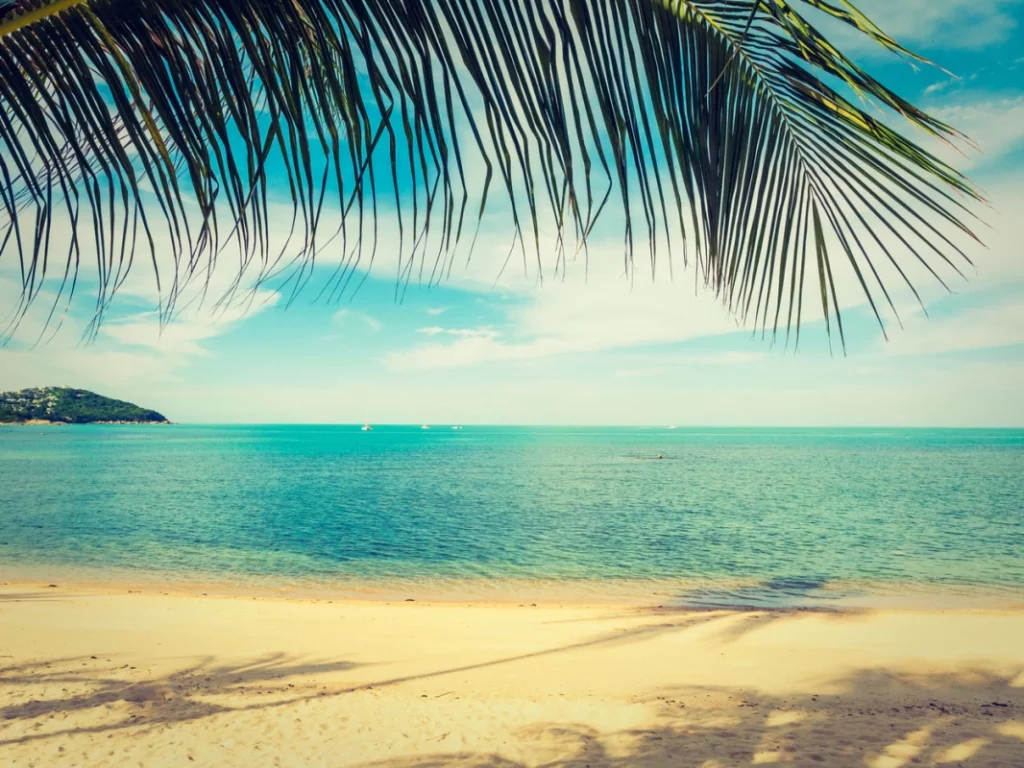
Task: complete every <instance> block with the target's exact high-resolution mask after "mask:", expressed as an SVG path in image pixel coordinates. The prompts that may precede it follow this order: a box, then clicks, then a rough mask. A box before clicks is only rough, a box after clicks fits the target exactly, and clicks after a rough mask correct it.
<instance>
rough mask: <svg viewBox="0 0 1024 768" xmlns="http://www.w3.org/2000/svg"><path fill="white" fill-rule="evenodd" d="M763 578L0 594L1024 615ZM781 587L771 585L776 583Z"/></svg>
mask: <svg viewBox="0 0 1024 768" xmlns="http://www.w3.org/2000/svg"><path fill="white" fill-rule="evenodd" d="M793 581H795V580H784V579H778V580H774V581H771V582H768V583H765V582H761V581H758V580H756V579H729V580H727V579H700V580H696V579H692V580H663V581H653V580H635V581H630V580H608V579H604V580H602V579H580V580H559V579H512V578H506V579H500V578H499V579H495V578H479V579H455V578H447V579H423V578H421V579H392V580H379V579H378V580H371V579H354V578H352V579H337V580H319V581H314V580H301V579H293V580H285V579H280V578H269V577H267V578H262V579H249V580H245V581H242V580H240V579H230V578H227V577H225V578H217V576H216V575H213V574H206V575H201V576H199V577H193V578H190V579H184V578H180V577H177V578H176V575H175V574H164V573H159V572H149V571H144V570H138V571H127V570H117V571H115V570H104V569H82V568H75V567H68V566H61V567H54V566H49V565H29V566H13V567H12V566H7V567H0V590H2V589H8V590H11V589H13V590H17V591H30V592H31V591H34V590H39V589H60V590H62V591H65V592H70V593H75V594H95V595H118V594H141V595H159V596H176V597H217V598H240V599H249V598H256V599H270V600H297V601H310V602H356V603H369V604H376V603H398V602H406V601H408V602H420V603H426V604H438V605H464V606H473V605H479V606H484V607H487V606H494V607H502V606H504V607H516V606H523V605H541V606H550V607H575V608H623V609H636V610H664V611H717V610H728V611H740V612H742V611H773V612H787V611H793V612H800V611H809V612H825V613H830V612H838V613H842V612H859V611H876V610H897V611H917V612H932V611H958V610H994V611H1022V612H1024V591H1022V590H1016V589H1006V588H996V587H994V586H979V585H966V586H958V587H950V586H948V585H935V584H929V585H924V584H882V583H878V584H864V583H859V584H842V583H822V584H817V583H813V582H812V583H809V584H808V585H806V588H799V587H800V585H798V588H794V587H793V586H792V585H791V582H793ZM780 583H781V586H782V587H783V589H779V588H778V587H779V584H780Z"/></svg>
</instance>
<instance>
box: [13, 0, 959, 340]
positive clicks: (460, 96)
mask: <svg viewBox="0 0 1024 768" xmlns="http://www.w3.org/2000/svg"><path fill="white" fill-rule="evenodd" d="M811 8H813V9H814V10H815V12H817V13H818V15H819V16H821V15H822V14H824V15H825V16H826V17H830V18H831V20H832V21H833V22H834V23H841V24H845V25H848V26H849V27H852V28H854V29H856V30H858V31H859V32H860V33H862V34H863V35H866V36H867V37H870V38H871V39H873V40H874V41H875V42H876V43H878V44H879V45H880V46H883V47H885V48H887V49H889V50H891V51H894V52H896V53H899V54H902V55H905V56H908V57H909V56H911V54H910V53H909V52H907V51H905V50H904V49H903V48H901V47H900V46H899V45H898V44H897V43H896V42H895V41H893V40H891V39H890V38H889V37H887V36H886V35H885V34H884V33H883V32H881V31H880V30H879V29H878V28H877V27H875V26H874V25H873V24H872V23H871V22H870V21H868V20H867V19H866V18H865V17H864V16H863V15H862V14H860V13H859V12H858V11H857V10H856V9H855V8H854V6H853V5H851V4H850V3H849V2H846V0H834V1H833V2H826V1H825V0H788V1H787V0H521V1H520V2H516V3H503V2H496V0H285V1H282V0H15V2H13V3H8V4H6V5H0V265H4V264H8V265H9V264H10V263H11V261H12V259H16V260H17V265H18V269H19V274H20V279H21V287H22V293H21V301H20V302H19V304H18V306H17V307H15V308H13V313H12V317H13V318H14V319H15V322H16V321H17V319H18V318H20V317H21V315H22V313H23V312H24V311H25V309H26V308H27V307H28V306H29V305H30V304H31V303H32V302H33V301H34V300H35V299H36V297H37V296H38V295H39V293H40V291H41V290H42V287H43V285H44V284H45V283H46V281H47V280H48V279H49V278H53V277H57V278H58V279H59V281H60V282H59V289H58V290H57V296H58V298H57V301H58V302H60V301H61V300H62V297H63V300H64V301H70V296H71V294H72V293H73V291H74V286H75V284H76V282H77V281H78V279H79V275H80V271H81V270H82V269H83V265H84V264H85V263H93V261H94V262H95V272H96V276H95V282H96V284H97V285H98V290H97V303H96V321H97V322H98V321H99V319H100V318H102V315H103V312H104V310H105V309H106V307H107V306H108V304H109V301H110V299H111V297H112V296H113V294H114V292H115V291H116V289H117V287H118V286H119V285H120V284H121V283H122V282H123V281H124V279H125V277H126V275H127V274H128V271H129V270H130V269H131V267H132V264H133V262H134V261H135V259H136V257H137V255H139V254H140V253H142V254H143V255H144V256H147V257H148V260H149V261H150V263H151V264H152V269H153V270H154V271H155V272H156V278H157V280H158V286H159V287H160V290H161V295H162V297H163V299H162V311H163V313H164V316H165V318H166V317H170V316H171V314H172V313H173V311H174V307H175V302H176V300H177V298H178V297H179V296H180V295H181V292H182V291H183V289H184V286H185V285H187V284H189V282H190V281H193V280H194V279H196V278H198V279H200V280H203V279H209V275H210V274H211V271H212V268H213V266H214V264H215V262H216V260H217V259H218V256H220V255H222V254H223V252H224V251H225V249H226V248H227V247H228V246H229V245H230V246H232V247H233V248H234V249H235V250H236V251H237V256H238V274H239V281H236V282H235V283H234V284H233V285H232V292H233V291H234V290H236V289H237V288H238V287H239V285H240V284H241V283H240V281H241V279H242V277H243V276H244V275H246V274H250V272H249V270H250V269H251V268H255V269H256V270H258V271H257V277H256V280H255V282H256V283H260V282H261V281H263V280H265V279H267V278H268V277H270V276H272V275H286V276H287V277H285V284H286V285H287V284H290V285H291V286H292V288H293V289H294V290H298V288H300V287H301V286H302V285H303V284H304V283H305V282H306V280H307V279H308V276H309V274H310V271H311V268H312V266H313V265H314V264H315V262H316V259H317V258H318V256H320V257H322V254H324V253H327V254H330V255H332V261H334V262H336V263H337V264H339V265H340V266H338V268H337V271H336V273H335V275H334V277H333V278H332V282H331V285H330V286H329V290H330V293H331V294H332V295H334V294H336V292H337V291H338V290H344V289H345V287H346V286H348V285H349V281H350V280H351V278H352V276H353V275H354V274H356V273H357V271H358V270H361V269H364V268H365V267H366V266H367V264H368V262H370V261H372V259H373V257H374V249H375V245H376V242H377V237H376V223H377V219H378V217H379V215H380V210H381V206H382V205H384V204H385V203H386V202H387V201H389V200H390V201H392V202H393V205H394V207H395V209H396V212H397V223H398V231H399V234H400V241H401V245H400V250H401V259H402V266H401V267H400V280H402V281H407V280H409V279H411V278H412V276H413V275H414V274H417V275H418V276H419V279H427V280H431V281H433V280H439V279H442V278H443V276H444V275H446V274H448V272H449V271H450V269H451V265H452V263H453V260H454V256H455V254H456V252H457V251H458V249H459V248H460V247H462V248H463V249H464V250H471V248H472V242H473V235H474V233H475V232H476V230H477V227H478V225H479V222H480V219H481V217H482V216H483V214H484V211H485V208H486V207H487V206H488V205H489V201H491V200H492V199H493V197H494V195H495V194H496V193H500V194H501V195H502V196H503V197H504V198H505V203H504V204H505V205H507V210H508V216H509V218H510V221H511V224H512V225H513V226H514V228H515V233H516V239H517V243H518V246H519V248H520V250H521V252H522V253H523V255H524V257H525V255H526V253H527V252H528V251H533V252H536V253H537V255H538V257H539V256H540V251H541V237H540V233H541V232H542V231H544V230H545V229H547V228H548V222H549V221H550V223H551V224H553V228H554V229H555V231H557V233H558V237H557V242H558V244H559V245H558V248H559V249H560V250H564V248H565V243H566V242H567V240H568V236H569V233H572V234H574V235H575V237H576V239H577V242H578V243H579V247H581V248H585V247H586V238H587V236H588V235H590V234H591V233H592V232H593V230H594V227H595V225H596V223H597V221H598V220H599V219H600V218H601V217H602V216H603V215H606V212H607V211H608V210H609V208H608V206H607V205H606V202H607V200H608V199H609V197H617V198H618V200H619V201H621V210H622V213H623V219H622V223H623V234H624V240H625V245H624V253H625V258H626V259H627V261H629V262H631V261H632V259H633V257H634V248H635V247H636V245H637V244H638V243H643V244H646V248H647V249H648V255H649V258H650V259H651V262H652V265H653V264H654V263H656V261H657V259H658V258H659V253H658V243H659V242H661V243H664V242H667V243H668V245H669V247H670V248H676V247H680V246H682V244H683V243H684V242H685V243H686V244H687V246H688V250H690V251H691V252H692V253H693V254H695V256H696V265H695V269H696V271H697V274H698V275H699V276H700V278H701V279H702V280H703V282H704V283H705V284H706V285H707V286H709V287H710V288H711V289H713V290H715V291H717V292H718V293H719V294H720V295H721V296H722V298H723V300H724V301H725V302H727V303H728V305H729V306H730V307H731V308H732V309H733V310H734V311H735V312H737V313H738V314H739V315H740V316H741V317H743V318H748V319H751V320H752V321H753V322H754V323H755V324H757V325H758V326H760V327H762V328H770V329H772V330H773V331H774V330H777V329H779V328H785V329H787V330H788V329H794V330H795V331H796V332H797V334H799V328H800V322H801V317H802V313H803V304H802V299H803V295H804V289H805V284H808V282H809V281H815V282H816V283H817V285H818V289H819V290H818V292H819V293H820V301H821V306H822V311H823V312H824V315H825V318H826V320H827V321H830V319H831V318H834V319H835V322H836V324H837V325H836V328H837V329H838V332H839V335H840V338H842V324H841V320H840V317H839V312H838V310H839V306H838V299H837V294H836V288H835V281H834V277H833V272H834V263H833V260H834V259H836V258H839V259H840V260H842V261H845V262H846V263H847V264H849V265H850V266H851V267H852V269H853V271H854V273H855V274H856V276H857V278H858V280H859V282H860V285H861V287H862V289H863V291H864V292H865V294H866V296H867V299H868V301H869V302H870V305H871V306H872V308H874V310H875V313H876V315H878V317H879V320H881V314H880V304H881V302H882V301H884V302H885V303H887V304H888V305H889V306H890V307H892V309H893V310H895V305H894V303H893V301H892V299H891V295H890V291H889V286H887V285H886V284H885V281H884V280H883V279H882V277H881V272H880V271H879V264H878V262H882V261H884V262H887V263H888V264H890V265H891V267H892V268H895V270H896V272H897V273H898V274H899V275H900V276H902V278H903V279H904V280H905V281H906V283H907V284H908V285H909V286H910V288H911V289H913V288H914V286H913V285H911V284H910V280H909V278H907V276H906V275H907V273H906V270H905V269H904V266H905V265H906V264H908V263H910V262H918V263H920V264H922V265H924V266H925V267H926V268H927V269H928V270H929V271H930V272H931V273H932V274H933V275H935V277H936V278H937V279H940V278H939V272H938V271H937V268H938V267H939V265H942V264H945V265H948V266H952V267H953V268H954V269H956V260H957V259H960V260H966V258H967V257H966V256H965V254H964V253H963V252H962V250H961V249H960V247H958V245H957V239H956V237H957V236H958V235H967V236H970V237H973V235H971V233H970V230H969V229H968V228H967V227H966V226H965V224H964V223H963V222H964V220H965V219H967V218H969V216H970V214H969V212H968V209H967V208H966V207H965V202H967V201H969V200H971V199H977V198H978V194H977V192H976V191H975V189H974V187H972V186H971V184H970V183H969V182H968V181H967V180H966V179H964V178H963V177H962V176H961V175H960V174H958V173H957V172H956V171H954V170H953V169H952V168H950V167H948V166H947V165H946V164H945V163H943V162H942V161H940V160H939V159H938V158H936V157H935V156H933V155H932V154H930V153H929V152H927V151H925V150H924V149H922V148H921V147H920V146H918V145H916V144H915V143H914V142H912V141H910V140H908V139H907V138H906V137H905V136H904V135H903V134H902V133H900V132H899V131H898V130H896V129H894V128H892V127H890V126H889V125H888V124H887V123H886V122H885V121H884V120H883V119H881V118H879V117H877V116H876V115H875V114H872V112H875V113H877V109H876V108H877V107H882V108H884V109H887V110H889V111H890V112H891V113H895V114H896V115H899V116H902V118H904V119H905V120H906V121H908V122H909V124H910V125H911V126H913V127H914V128H916V129H918V130H919V131H922V132H923V133H924V134H926V135H931V136H935V137H939V138H943V139H950V138H955V137H957V136H958V134H956V132H955V131H954V130H953V129H951V128H950V127H949V126H946V125H944V124H942V123H941V122H939V121H937V120H935V119H933V118H931V117H929V116H928V115H927V114H925V113H923V112H922V111H920V110H919V109H917V108H916V107H914V106H913V105H911V104H909V103H908V102H906V101H904V100H903V99H902V98H900V97H899V96H898V95H896V94H895V93H893V92H892V91H890V90H889V89H888V88H886V87H885V86H884V85H882V84H881V83H879V82H877V81H876V80H875V79H873V78H872V77H871V76H870V75H868V74H867V73H866V72H865V71H863V70H862V69H861V68H859V67H858V66H857V65H856V64H855V63H853V62H852V61H851V60H850V59H848V58H847V57H846V56H844V55H843V54H842V53H841V52H840V51H838V50H837V49H836V48H835V47H833V46H832V44H830V43H829V41H828V40H827V39H826V38H825V37H824V36H823V35H822V34H821V33H820V32H819V31H818V30H817V29H816V28H815V27H814V26H813V25H812V24H811V23H810V22H809V20H808V17H807V12H808V10H809V9H811ZM855 101H857V102H859V105H858V104H856V103H854V102H855ZM481 162H482V164H483V167H484V169H485V175H484V179H483V180H482V182H481V183H480V185H479V187H478V188H474V185H473V183H472V182H471V181H470V178H471V176H470V175H469V174H468V172H467V168H469V167H470V165H471V164H473V163H476V164H479V163H481ZM272 175H273V176H274V178H275V184H277V183H280V184H282V185H287V188H288V191H289V195H290V198H291V201H292V206H293V207H292V211H293V216H292V223H291V233H292V236H291V237H290V238H289V246H288V248H287V249H285V250H280V249H274V248H272V247H271V232H270V220H269V213H268V212H269V208H270V202H269V200H270V197H271V195H272V191H273V190H272V186H273V185H271V183H270V177H271V176H272ZM476 197H479V204H476V203H475V202H474V200H475V198H476ZM338 216H340V218H338ZM58 217H66V219H67V221H68V222H70V227H71V230H72V237H71V239H70V245H69V247H68V249H67V251H66V252H60V253H51V250H52V248H51V243H52V241H53V234H52V232H53V226H54V221H55V220H56V219H57V218H58ZM329 220H338V221H340V225H339V224H334V223H332V224H325V222H326V221H329ZM158 233H166V236H167V237H168V238H169V243H170V245H169V248H170V251H171V255H172V257H173V265H174V266H173V269H172V270H171V274H166V272H165V271H164V272H162V271H161V269H160V264H159V259H158V255H161V254H160V253H159V251H160V249H162V248H164V247H167V246H164V245H159V244H158V242H160V243H162V242H163V239H162V237H163V235H158ZM467 241H468V242H467ZM462 243H465V245H463V246H460V244H462ZM683 252H684V254H685V253H686V251H685V250H684V251H683ZM810 284H813V283H810ZM915 293H916V291H915ZM829 328H830V332H831V328H832V326H831V324H830V325H829Z"/></svg>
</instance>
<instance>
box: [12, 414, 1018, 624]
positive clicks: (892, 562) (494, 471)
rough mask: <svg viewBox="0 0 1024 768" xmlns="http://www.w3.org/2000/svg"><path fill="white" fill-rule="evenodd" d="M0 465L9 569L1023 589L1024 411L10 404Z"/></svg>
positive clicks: (778, 587) (367, 583)
mask: <svg viewBox="0 0 1024 768" xmlns="http://www.w3.org/2000/svg"><path fill="white" fill-rule="evenodd" d="M659 454H660V455H661V456H663V458H662V459H656V458H654V457H655V456H657V455H659ZM0 477H2V479H3V482H2V484H0V575H2V576H3V577H4V578H16V577H17V575H18V573H19V572H21V571H25V572H32V573H34V574H38V573H47V572H50V571H51V570H52V571H53V572H55V573H56V572H60V573H67V572H69V571H70V572H73V573H83V574H84V573H89V574H102V573H119V574H123V573H125V572H127V573H130V574H135V575H137V577H138V578H140V579H145V578H152V579H163V580H170V581H177V582H182V581H184V582H189V581H192V582H220V583H227V584H233V585H238V586H244V585H264V586H268V585H270V586H273V585H285V584H287V585H292V586H296V585H298V586H303V585H304V586H309V587H325V588H329V587H333V586H341V585H345V586H346V587H347V588H355V586H356V585H361V586H363V587H366V588H368V589H373V588H379V589H383V590H387V591H392V590H394V589H396V588H399V589H400V588H406V587H409V588H412V587H416V586H419V587H421V588H423V589H427V590H429V591H433V592H437V593H443V592H445V591H446V590H448V591H463V592H466V593H477V592H479V593H501V592H502V589H503V587H502V585H505V584H515V585H517V586H516V587H515V590H517V593H518V594H521V595H528V594H529V593H530V592H531V591H537V592H538V593H540V592H544V591H545V590H558V591H572V590H573V589H574V588H576V587H578V589H579V591H580V592H581V593H587V594H589V595H591V596H593V597H600V596H601V595H602V593H607V594H608V595H609V596H610V595H615V594H619V593H622V594H625V593H636V594H637V595H640V594H645V595H651V596H657V599H659V600H662V601H663V602H673V603H676V604H694V605H706V606H715V605H763V606H769V607H786V606H800V605H811V604H814V605H816V604H820V603H828V602H830V601H833V600H837V599H842V598H846V597H857V596H863V595H865V594H880V595H884V594H889V595H892V594H903V593H910V594H913V593H917V592H920V593H921V594H932V595H938V594H947V595H951V594H959V595H970V594H972V593H973V592H974V591H977V592H978V593H979V594H980V593H982V592H984V593H986V594H1006V595H1018V594H1024V431H1010V430H970V431H968V430H897V429H883V430H837V429H819V430H784V429H756V430H743V429H720V430H709V429H677V430H668V429H599V428H594V429H567V428H498V427H466V428H465V429H463V430H461V431H452V430H451V429H448V428H442V427H435V428H434V429H432V430H429V431H424V430H421V429H419V428H418V427H415V428H413V427H377V428H376V429H375V430H374V431H372V432H362V431H360V430H359V428H358V427H357V426H338V427H333V426H332V427H320V426H316V427H311V426H306V427H284V426H260V427H198V426H171V427H155V426H149V427H126V426H90V427H10V428H4V429H0ZM48 569H49V570H48Z"/></svg>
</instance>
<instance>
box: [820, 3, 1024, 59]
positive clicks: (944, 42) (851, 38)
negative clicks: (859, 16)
mask: <svg viewBox="0 0 1024 768" xmlns="http://www.w3.org/2000/svg"><path fill="white" fill-rule="evenodd" d="M856 5H857V7H858V8H859V9H860V10H861V11H863V12H864V14H865V15H866V16H867V17H868V18H870V19H871V20H872V21H874V22H875V23H876V24H878V25H879V26H880V27H881V28H882V30H883V31H885V32H886V33H888V34H889V35H891V36H892V37H894V38H895V39H896V40H897V41H899V42H900V43H903V44H905V45H910V46H911V47H919V46H922V45H928V46H930V47H933V48H947V49H950V48H961V49H963V48H981V47H983V46H987V45H992V44H995V43H999V42H1002V41H1004V40H1006V39H1007V38H1008V37H1009V36H1010V34H1011V33H1012V32H1013V30H1014V29H1015V28H1016V26H1017V21H1016V19H1015V18H1014V10H1015V9H1017V8H1019V7H1020V6H1021V0H985V1H984V2H979V0H897V2H892V0H858V2H857V4H856ZM830 31H831V30H830ZM832 36H833V37H835V38H837V42H840V43H843V44H844V45H845V46H846V47H851V46H852V47H855V48H857V49H859V50H862V51H864V52H874V51H877V52H881V51H882V49H881V47H880V46H878V45H877V44H876V43H874V42H873V41H871V40H869V39H868V38H867V37H865V36H864V35H861V34H859V33H856V32H853V31H852V30H849V28H848V27H838V28H837V29H836V30H835V32H834V34H833V35H832Z"/></svg>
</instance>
